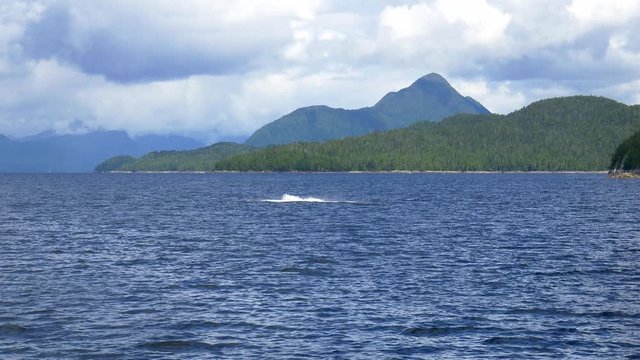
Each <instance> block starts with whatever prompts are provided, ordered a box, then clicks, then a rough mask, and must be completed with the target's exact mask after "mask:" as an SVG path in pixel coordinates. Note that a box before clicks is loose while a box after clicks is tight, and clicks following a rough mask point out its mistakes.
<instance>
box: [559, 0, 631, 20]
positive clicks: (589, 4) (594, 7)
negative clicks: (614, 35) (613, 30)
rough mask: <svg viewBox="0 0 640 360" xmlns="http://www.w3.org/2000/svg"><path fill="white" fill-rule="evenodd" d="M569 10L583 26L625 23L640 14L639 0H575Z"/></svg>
mask: <svg viewBox="0 0 640 360" xmlns="http://www.w3.org/2000/svg"><path fill="white" fill-rule="evenodd" d="M567 10H568V11H569V13H570V14H571V15H573V17H574V18H575V19H576V20H577V21H578V22H579V23H580V24H581V25H583V26H586V27H593V26H599V25H617V24H623V23H625V22H626V21H628V20H629V19H630V18H632V17H638V15H639V14H640V2H638V1H637V0H615V1H604V0H573V1H571V4H569V6H568V7H567Z"/></svg>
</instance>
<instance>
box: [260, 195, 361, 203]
mask: <svg viewBox="0 0 640 360" xmlns="http://www.w3.org/2000/svg"><path fill="white" fill-rule="evenodd" d="M260 201H262V202H269V203H332V204H366V203H364V202H360V201H349V200H328V199H321V198H316V197H302V196H296V195H291V194H284V195H282V197H281V198H280V199H264V200H260Z"/></svg>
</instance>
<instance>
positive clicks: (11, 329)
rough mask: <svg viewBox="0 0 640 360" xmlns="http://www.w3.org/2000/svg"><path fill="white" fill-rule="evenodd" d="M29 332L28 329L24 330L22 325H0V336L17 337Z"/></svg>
mask: <svg viewBox="0 0 640 360" xmlns="http://www.w3.org/2000/svg"><path fill="white" fill-rule="evenodd" d="M28 331H29V328H26V327H24V326H22V325H18V324H2V325H0V334H6V335H18V334H24V333H26V332H28Z"/></svg>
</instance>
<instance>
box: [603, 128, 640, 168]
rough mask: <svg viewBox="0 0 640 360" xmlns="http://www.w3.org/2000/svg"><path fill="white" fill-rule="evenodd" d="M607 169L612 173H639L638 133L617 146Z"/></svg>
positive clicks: (639, 145)
mask: <svg viewBox="0 0 640 360" xmlns="http://www.w3.org/2000/svg"><path fill="white" fill-rule="evenodd" d="M609 169H610V170H613V171H619V170H622V171H636V172H637V171H640V131H637V132H636V133H635V134H633V135H632V136H631V137H630V138H628V139H626V140H625V141H623V142H622V144H620V145H619V146H618V148H617V149H616V151H615V152H614V153H613V156H612V158H611V165H609Z"/></svg>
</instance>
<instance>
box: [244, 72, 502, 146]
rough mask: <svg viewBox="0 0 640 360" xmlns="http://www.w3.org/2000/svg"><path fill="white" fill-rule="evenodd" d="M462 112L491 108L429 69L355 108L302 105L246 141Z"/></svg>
mask: <svg viewBox="0 0 640 360" xmlns="http://www.w3.org/2000/svg"><path fill="white" fill-rule="evenodd" d="M458 113H468V114H489V113H490V112H489V110H487V109H486V108H485V107H484V106H482V104H480V103H479V102H477V101H476V100H474V99H473V98H471V97H468V96H467V97H464V96H462V95H460V93H458V92H457V91H456V90H455V89H454V88H453V87H452V86H451V85H450V84H449V83H448V82H447V80H445V79H444V78H443V77H442V76H440V75H438V74H436V73H431V74H428V75H426V76H423V77H421V78H420V79H418V80H416V81H415V82H414V83H413V84H411V85H410V86H409V87H407V88H404V89H401V90H399V91H396V92H390V93H388V94H386V95H385V96H384V97H382V99H380V100H379V101H378V102H377V103H376V104H375V105H373V106H372V107H366V108H362V109H355V110H345V109H336V108H331V107H328V106H325V105H319V106H308V107H303V108H299V109H297V110H294V111H293V112H291V113H290V114H288V115H285V116H283V117H281V118H280V119H278V120H275V121H273V122H271V123H269V124H267V125H265V126H263V127H262V128H260V129H258V130H257V131H256V132H254V133H253V135H251V137H249V139H247V141H246V142H245V144H246V145H249V146H254V147H264V146H267V145H276V144H287V143H291V142H298V141H302V142H313V141H327V140H335V139H342V138H345V137H349V136H357V135H364V134H368V133H372V132H374V131H385V130H390V129H396V128H401V127H406V126H409V125H411V124H413V123H415V122H417V121H421V120H427V121H439V120H442V119H443V118H445V117H447V116H451V115H455V114H458Z"/></svg>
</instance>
